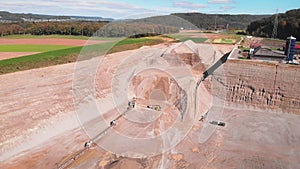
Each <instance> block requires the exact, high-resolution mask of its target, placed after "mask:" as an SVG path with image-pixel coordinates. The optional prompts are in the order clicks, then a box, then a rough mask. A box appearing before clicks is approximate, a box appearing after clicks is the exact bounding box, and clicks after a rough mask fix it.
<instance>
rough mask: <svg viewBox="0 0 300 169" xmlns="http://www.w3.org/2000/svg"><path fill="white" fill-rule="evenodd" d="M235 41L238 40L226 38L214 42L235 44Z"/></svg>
mask: <svg viewBox="0 0 300 169" xmlns="http://www.w3.org/2000/svg"><path fill="white" fill-rule="evenodd" d="M235 42H236V40H235V39H225V38H221V39H214V40H213V43H219V44H234V43H235Z"/></svg>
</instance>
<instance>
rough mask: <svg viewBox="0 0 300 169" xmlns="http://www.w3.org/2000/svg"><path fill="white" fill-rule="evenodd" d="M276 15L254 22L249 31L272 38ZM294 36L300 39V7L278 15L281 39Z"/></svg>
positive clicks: (252, 33) (278, 32)
mask: <svg viewBox="0 0 300 169" xmlns="http://www.w3.org/2000/svg"><path fill="white" fill-rule="evenodd" d="M275 17H276V15H273V16H271V17H268V18H264V19H262V20H259V21H255V22H252V23H251V24H250V25H249V26H248V28H247V33H248V34H250V35H254V36H261V37H267V38H271V37H272V33H273V28H274V22H275ZM291 35H292V36H294V37H296V38H297V40H300V9H295V10H290V11H287V12H286V13H284V14H279V15H278V27H277V36H276V38H279V39H286V38H287V37H289V36H291Z"/></svg>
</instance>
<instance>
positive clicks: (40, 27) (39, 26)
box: [0, 22, 107, 36]
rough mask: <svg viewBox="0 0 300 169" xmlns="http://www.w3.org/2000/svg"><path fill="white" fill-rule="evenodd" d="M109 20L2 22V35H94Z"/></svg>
mask: <svg viewBox="0 0 300 169" xmlns="http://www.w3.org/2000/svg"><path fill="white" fill-rule="evenodd" d="M106 24H107V22H18V23H1V24H0V35H1V36H5V35H16V34H31V35H53V34H58V35H82V36H92V35H93V33H94V32H96V31H97V30H98V29H100V28H101V27H103V26H104V25H106Z"/></svg>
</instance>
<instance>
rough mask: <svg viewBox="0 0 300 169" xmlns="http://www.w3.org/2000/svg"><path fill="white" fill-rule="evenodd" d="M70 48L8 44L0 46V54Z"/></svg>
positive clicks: (65, 47)
mask: <svg viewBox="0 0 300 169" xmlns="http://www.w3.org/2000/svg"><path fill="white" fill-rule="evenodd" d="M71 47H72V46H64V45H33V44H9V45H0V52H48V51H53V50H60V49H67V48H71Z"/></svg>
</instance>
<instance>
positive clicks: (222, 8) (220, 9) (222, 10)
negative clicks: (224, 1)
mask: <svg viewBox="0 0 300 169" xmlns="http://www.w3.org/2000/svg"><path fill="white" fill-rule="evenodd" d="M233 8H235V7H234V6H220V8H219V9H218V10H214V11H211V12H212V13H228V11H230V10H231V9H233Z"/></svg>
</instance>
